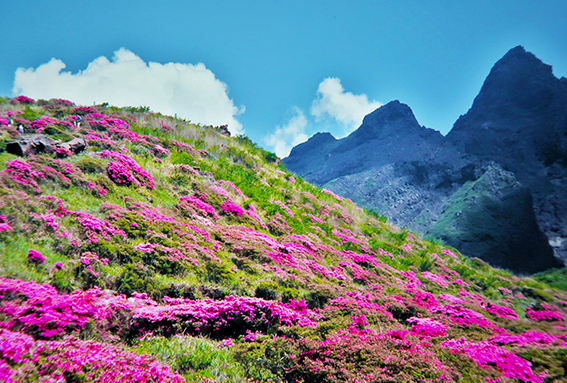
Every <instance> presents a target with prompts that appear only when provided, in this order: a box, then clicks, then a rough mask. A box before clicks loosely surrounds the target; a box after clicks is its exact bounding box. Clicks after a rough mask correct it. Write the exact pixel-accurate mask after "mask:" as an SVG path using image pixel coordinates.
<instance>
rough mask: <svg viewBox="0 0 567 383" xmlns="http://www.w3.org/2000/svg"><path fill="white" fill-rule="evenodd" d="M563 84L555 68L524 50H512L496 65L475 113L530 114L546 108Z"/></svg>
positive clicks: (475, 107)
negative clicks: (560, 83)
mask: <svg viewBox="0 0 567 383" xmlns="http://www.w3.org/2000/svg"><path fill="white" fill-rule="evenodd" d="M558 82H559V80H558V79H557V78H556V77H555V76H554V75H553V71H552V67H551V65H547V64H545V63H543V62H542V61H541V60H540V59H539V58H537V57H536V56H535V55H534V54H533V53H531V52H528V51H526V50H525V49H524V47H522V46H517V47H515V48H512V49H510V50H509V51H508V52H507V53H506V54H505V55H504V56H503V57H502V58H501V59H500V60H498V61H497V62H496V64H494V66H493V67H492V69H491V70H490V73H489V75H488V77H487V78H486V80H485V81H484V84H483V86H482V88H481V90H480V92H479V94H478V96H477V97H476V98H475V100H474V103H473V106H472V108H471V111H472V112H473V113H474V111H475V110H477V109H479V110H482V111H483V112H486V111H488V112H491V111H494V112H500V111H501V110H503V109H506V110H507V111H508V113H509V110H510V108H512V109H514V111H516V110H521V111H523V112H524V113H529V111H532V110H539V109H542V108H545V107H547V106H548V105H549V103H550V102H551V101H552V99H553V96H554V94H555V93H557V89H556V88H557V86H558Z"/></svg>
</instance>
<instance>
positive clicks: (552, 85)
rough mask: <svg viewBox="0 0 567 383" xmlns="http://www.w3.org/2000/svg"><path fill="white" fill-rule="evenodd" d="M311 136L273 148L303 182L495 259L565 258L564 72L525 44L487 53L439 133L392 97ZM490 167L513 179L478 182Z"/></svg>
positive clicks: (514, 266) (533, 266)
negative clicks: (486, 67)
mask: <svg viewBox="0 0 567 383" xmlns="http://www.w3.org/2000/svg"><path fill="white" fill-rule="evenodd" d="M318 136H321V134H318V135H316V136H314V137H312V138H311V139H310V140H308V141H307V142H305V143H303V144H300V145H298V146H296V147H295V148H293V150H292V151H291V153H290V155H289V157H287V158H285V159H284V160H283V161H284V163H285V164H286V166H287V167H288V168H289V169H290V170H291V171H293V172H295V173H296V174H298V175H300V176H302V177H304V178H305V179H306V180H308V181H310V182H313V183H315V184H317V185H321V186H324V187H326V188H328V189H330V190H332V191H334V192H336V193H338V194H339V195H342V196H345V197H348V198H351V199H353V200H354V201H356V202H357V203H360V204H361V205H363V206H365V207H367V208H369V209H372V210H375V211H377V212H379V213H381V214H385V215H386V216H387V217H388V218H389V219H390V220H391V221H392V222H394V223H396V224H398V225H400V226H405V227H408V228H410V229H411V230H414V231H416V232H418V233H421V234H426V235H429V236H431V237H433V238H437V239H440V240H443V241H444V242H445V243H447V244H449V245H451V246H455V247H456V248H459V249H460V250H461V251H463V252H464V253H465V254H469V255H474V256H478V257H480V258H482V259H485V260H487V261H488V262H491V263H492V264H493V265H495V266H499V267H504V268H508V269H511V270H514V271H516V272H527V273H532V272H538V271H542V270H545V269H546V268H550V267H559V266H562V265H563V262H564V261H565V260H567V199H566V198H565V196H566V194H565V190H567V80H566V79H565V78H561V79H558V78H556V77H555V76H554V75H553V73H552V70H551V67H550V66H549V65H546V64H544V63H542V62H541V61H540V60H539V59H537V58H536V57H535V56H534V55H533V54H531V53H529V52H526V51H525V50H524V48H523V47H516V48H513V49H511V50H510V51H509V52H508V53H506V55H504V57H503V58H502V59H500V60H499V61H498V62H497V63H496V64H495V65H494V67H493V68H492V70H491V71H490V74H489V75H488V77H487V78H486V80H485V82H484V84H483V86H482V89H481V91H480V93H479V95H478V96H477V97H476V99H475V100H474V103H473V105H472V107H471V109H470V110H469V111H468V112H467V113H466V114H465V115H463V116H461V117H460V118H459V119H458V121H457V122H456V123H455V125H454V127H453V129H452V130H451V131H450V132H449V134H447V136H446V137H443V136H442V135H441V134H440V133H439V132H436V131H434V130H432V129H428V128H426V127H423V126H420V125H419V123H418V122H417V120H416V118H415V116H414V115H413V113H412V112H411V109H410V108H409V107H408V106H407V105H405V104H402V103H400V102H398V101H393V102H390V103H388V104H386V105H384V106H382V107H381V108H379V109H377V110H375V111H374V112H372V113H371V114H369V115H368V116H366V117H365V118H364V121H363V123H362V125H361V126H360V128H358V129H357V130H356V131H355V132H353V133H351V134H350V135H349V136H348V137H345V138H343V139H340V140H336V139H334V138H333V137H332V136H330V135H329V134H328V133H327V134H325V137H326V140H325V142H326V144H325V145H320V146H319V145H317V139H315V137H318ZM306 164H309V165H308V166H305V165H306ZM494 177H496V178H498V179H501V178H504V179H508V180H509V181H510V180H512V178H513V181H510V182H511V183H510V182H509V183H508V184H507V183H505V184H506V185H507V186H506V187H504V189H502V187H503V186H502V185H501V184H499V183H496V184H491V185H492V187H480V185H485V184H486V182H488V180H493V179H494ZM510 177H512V178H510ZM479 182H480V183H479ZM475 185H476V187H475ZM487 186H488V185H487ZM510 188H512V189H510ZM516 189H517V190H516ZM477 193H480V194H478V195H477ZM465 196H466V200H467V201H468V202H466V203H464V202H463V200H462V198H464V197H465ZM489 201H491V202H489ZM463 203H464V206H466V208H465V207H464V206H461V204H463ZM494 204H496V205H498V206H499V207H498V208H497V209H496V211H498V212H499V213H498V214H496V213H495V211H492V213H491V214H490V219H489V220H488V221H484V219H486V218H487V217H486V215H485V214H484V213H486V212H487V211H489V210H490V209H491V208H492V207H494V206H493V205H494ZM515 206H519V207H521V209H520V211H519V210H517V209H515V208H514V207H515ZM455 207H459V208H458V209H456V208H455ZM461 207H462V208H461ZM502 209H504V210H502ZM511 217H513V218H511ZM520 233H521V234H520ZM519 238H524V239H525V246H521V245H520V243H518V240H519ZM528 244H529V245H528Z"/></svg>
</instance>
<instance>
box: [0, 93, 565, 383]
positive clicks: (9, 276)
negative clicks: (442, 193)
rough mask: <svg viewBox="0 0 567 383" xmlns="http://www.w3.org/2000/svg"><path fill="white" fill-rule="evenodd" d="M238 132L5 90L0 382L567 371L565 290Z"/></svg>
mask: <svg viewBox="0 0 567 383" xmlns="http://www.w3.org/2000/svg"><path fill="white" fill-rule="evenodd" d="M223 132H225V129H223V127H218V128H215V127H210V126H199V125H195V124H192V123H190V122H188V121H185V120H179V119H174V118H171V117H167V116H162V115H160V114H154V113H150V112H148V110H147V108H115V107H108V106H106V105H97V106H92V107H82V106H75V105H74V104H73V103H72V102H69V101H66V100H57V99H52V100H49V101H45V100H37V101H35V100H32V99H29V98H27V97H23V96H20V97H17V98H14V99H4V100H2V103H0V150H1V151H2V152H1V153H0V169H1V170H0V195H1V198H0V380H2V381H7V382H12V381H13V382H29V381H46V382H47V381H49V382H117V381H123V382H127V381H137V382H181V381H184V380H185V381H190V382H215V381H216V382H351V383H354V382H410V381H416V382H452V381H457V382H480V381H484V382H506V381H525V382H544V381H545V382H551V381H562V380H564V379H565V375H566V369H567V323H566V322H565V315H566V314H567V310H566V307H567V294H565V293H564V292H563V291H560V290H555V289H551V288H549V287H548V285H546V284H544V283H541V282H538V281H536V280H534V279H531V278H521V277H517V276H514V275H512V274H510V273H508V272H506V271H503V270H497V269H493V268H491V267H489V266H488V265H486V264H485V263H484V262H482V261H480V260H478V259H466V258H464V257H462V256H461V255H460V254H458V253H456V252H455V251H454V250H453V249H449V248H444V247H443V246H441V245H440V244H438V243H431V242H428V241H425V240H422V239H421V238H419V237H417V236H416V235H414V234H412V233H409V232H407V231H406V230H403V229H400V228H397V227H394V226H391V225H389V224H387V223H386V222H385V220H384V219H382V218H381V217H379V216H376V215H373V214H369V213H367V212H364V211H363V210H361V209H359V208H358V207H356V206H355V205H354V204H353V203H352V202H351V201H349V200H345V199H343V198H340V197H338V196H336V195H334V194H333V193H331V192H328V191H325V190H320V189H318V188H315V187H313V186H311V185H309V184H307V183H306V182H304V181H303V180H301V179H295V178H294V177H293V176H292V175H291V174H290V173H289V172H287V171H286V170H285V168H283V167H282V165H281V164H280V163H279V162H278V160H277V158H276V157H275V156H274V155H273V154H271V153H268V152H265V151H264V150H262V149H260V148H258V147H257V146H256V145H255V144H253V143H252V142H250V141H249V140H248V139H247V138H246V137H233V138H231V137H228V136H226V135H224V134H222V133H223ZM77 143H79V144H81V145H76V144H77ZM82 143H84V144H86V147H85V145H82ZM18 148H19V149H20V150H17V149H18ZM11 153H16V154H18V155H16V154H11ZM110 366H113V367H112V368H110ZM114 366H118V367H114Z"/></svg>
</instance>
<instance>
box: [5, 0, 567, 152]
mask: <svg viewBox="0 0 567 383" xmlns="http://www.w3.org/2000/svg"><path fill="white" fill-rule="evenodd" d="M3 3H4V4H2V11H3V12H2V14H3V16H4V21H7V20H9V21H10V22H9V23H8V24H7V25H9V26H10V28H5V29H4V31H3V32H2V33H1V34H0V54H1V57H2V60H0V94H2V95H6V96H12V95H13V94H14V93H13V91H14V90H16V93H18V94H19V93H24V94H26V95H28V96H31V97H34V96H35V97H41V98H50V97H63V98H71V97H68V95H71V96H74V97H73V98H71V99H73V100H74V101H80V102H81V103H87V102H88V103H90V102H91V101H84V100H91V99H92V101H96V102H103V101H109V100H117V101H118V102H111V103H113V104H119V103H123V104H125V105H137V104H140V105H148V106H150V107H151V108H152V109H154V110H157V109H160V110H162V111H164V112H165V113H168V114H169V113H171V114H173V113H178V114H179V115H180V116H183V117H186V118H188V119H190V120H192V121H195V122H203V123H207V124H214V125H219V124H221V123H222V122H223V121H224V122H227V123H229V124H230V128H231V130H233V132H242V131H243V132H244V133H245V134H246V135H247V136H249V137H250V138H251V139H252V140H254V141H255V142H257V143H259V144H260V145H262V146H264V147H266V148H267V149H269V150H272V151H277V152H278V154H281V155H283V154H285V153H286V151H288V150H289V148H290V147H291V145H292V144H294V143H297V142H298V141H301V140H302V139H305V138H307V137H308V136H310V135H312V134H313V133H315V132H317V131H331V132H332V133H333V134H334V135H335V136H337V137H341V136H344V135H346V134H347V133H348V132H350V131H352V130H353V129H355V128H356V127H357V126H358V125H359V124H360V121H361V120H362V117H363V116H364V114H365V113H368V112H369V111H371V110H372V109H373V108H375V107H377V106H379V105H380V104H385V103H387V102H389V101H391V100H394V99H399V100H400V101H402V102H404V103H407V104H408V105H410V107H411V108H412V109H413V111H414V113H415V115H416V117H417V119H418V121H419V122H420V123H421V124H422V125H425V126H427V127H430V128H434V129H437V130H440V131H441V132H442V133H447V132H448V131H449V130H450V128H451V126H452V124H453V123H454V121H455V120H456V119H457V118H458V117H459V115H461V114H464V113H465V112H466V111H467V109H468V108H469V107H470V105H471V104H472V101H473V99H474V97H475V96H476V94H477V93H478V91H479V89H480V87H481V85H482V82H483V80H484V78H485V77H486V75H487V74H488V72H489V70H490V68H491V67H492V65H493V64H494V63H495V62H496V61H497V60H498V59H499V58H500V57H502V56H503V55H504V54H505V53H506V52H507V51H508V50H509V49H510V48H512V47H514V46H516V45H523V46H524V47H525V48H526V49H527V50H528V51H531V52H532V53H534V54H535V55H536V56H538V57H539V58H540V59H542V60H543V61H544V62H545V63H547V64H550V65H552V66H553V68H554V73H555V75H556V76H558V77H561V76H567V28H565V20H567V2H566V1H564V0H546V1H521V0H498V1H494V0H490V1H488V0H475V1H458V2H457V1H434V0H432V1H422V0H420V1H409V0H400V1H359V0H349V1H332V0H327V1H305V0H303V1H295V0H288V1H285V2H284V1H234V0H233V1H220V0H216V1H215V0H209V1H167V2H165V5H164V4H163V3H162V2H158V1H144V0H137V1H108V0H98V1H91V2H78V1H64V0H52V1H50V2H45V1H25V2H16V1H12V2H3ZM121 48H124V49H122V50H120V49H121ZM101 56H104V57H106V61H105V60H104V59H98V60H97V61H96V62H95V63H94V64H93V61H94V60H95V59H97V58H100V57H101ZM52 58H55V59H57V60H59V61H54V62H50V60H51V59H52ZM47 63H50V64H49V65H48V64H47ZM148 63H154V64H148ZM168 63H177V64H178V65H173V64H168ZM89 64H91V65H90V67H89ZM63 66H64V67H65V68H64V69H63ZM87 67H89V69H88V70H87ZM18 68H22V69H20V70H19V75H18V76H19V77H16V71H17V70H18ZM40 69H41V70H40ZM65 72H69V73H65ZM120 106H122V105H120Z"/></svg>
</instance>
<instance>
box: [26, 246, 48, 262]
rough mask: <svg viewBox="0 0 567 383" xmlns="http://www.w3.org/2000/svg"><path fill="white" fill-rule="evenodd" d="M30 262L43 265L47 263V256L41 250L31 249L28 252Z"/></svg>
mask: <svg viewBox="0 0 567 383" xmlns="http://www.w3.org/2000/svg"><path fill="white" fill-rule="evenodd" d="M28 262H29V263H33V264H36V265H41V264H43V263H45V257H44V256H43V255H42V254H41V253H40V252H39V251H37V250H33V249H30V251H29V252H28Z"/></svg>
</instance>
